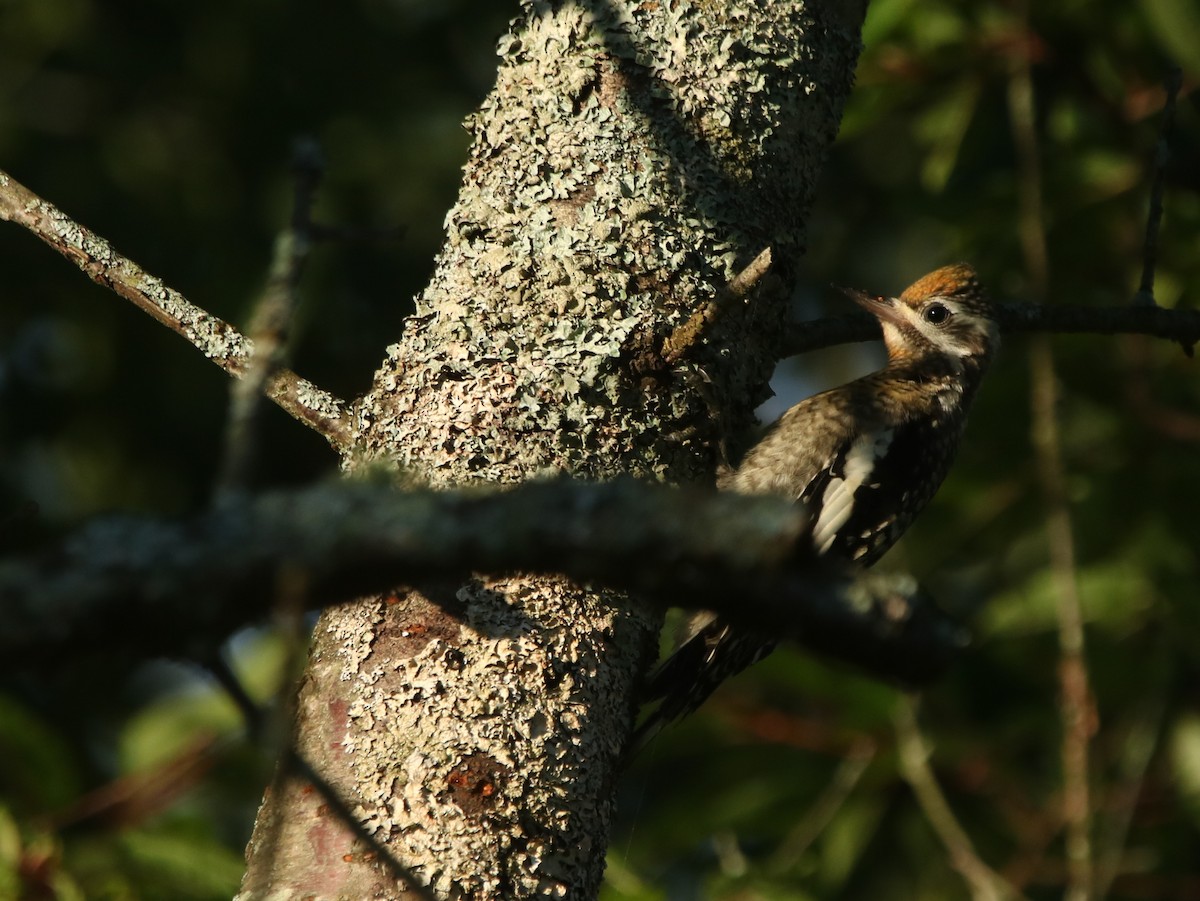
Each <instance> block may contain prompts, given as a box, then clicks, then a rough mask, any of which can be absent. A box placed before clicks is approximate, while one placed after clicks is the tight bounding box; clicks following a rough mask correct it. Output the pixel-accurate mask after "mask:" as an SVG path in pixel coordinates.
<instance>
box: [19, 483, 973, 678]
mask: <svg viewBox="0 0 1200 901" xmlns="http://www.w3.org/2000/svg"><path fill="white" fill-rule="evenodd" d="M806 529H807V521H806V517H805V514H804V511H803V510H802V509H800V508H798V507H797V506H795V505H794V504H791V503H789V502H787V501H785V500H783V499H780V498H767V497H763V498H754V497H744V496H740V495H735V494H725V493H715V492H707V491H700V490H679V489H672V488H666V487H662V486H655V485H647V484H642V483H637V482H633V481H631V480H623V481H617V482H611V483H605V484H583V483H574V482H570V481H567V480H559V481H552V482H543V483H534V484H529V485H525V486H522V487H520V488H517V489H513V490H510V491H503V492H487V493H481V492H474V493H471V492H453V493H449V492H447V493H435V492H417V493H408V494H405V493H399V492H396V491H394V490H392V489H390V488H388V487H386V486H384V485H380V484H370V483H364V482H334V483H329V484H322V485H318V486H316V487H311V488H306V489H304V490H300V491H291V492H277V493H272V494H266V495H262V496H260V497H257V498H254V499H247V498H240V497H232V498H230V499H228V501H227V502H226V503H223V504H222V505H221V506H220V507H218V508H217V509H215V510H214V511H213V512H211V513H208V514H205V515H203V516H200V517H198V518H196V519H194V520H192V521H190V522H187V523H183V524H167V523H156V522H147V521H131V520H119V521H117V520H113V521H107V522H98V523H95V524H93V525H92V526H91V527H89V528H87V529H86V530H84V531H83V532H81V533H80V534H79V535H77V536H76V537H75V538H74V539H72V540H71V541H69V542H68V543H67V544H66V545H65V546H64V547H63V548H62V549H61V550H59V551H57V552H56V553H54V554H51V555H44V556H42V557H40V558H37V559H10V560H6V561H0V617H3V621H4V623H5V628H4V629H3V630H2V632H0V669H14V668H18V667H22V668H30V669H36V668H38V667H45V666H58V665H60V662H61V660H62V659H64V657H65V656H67V655H77V654H80V653H83V652H88V651H92V652H97V653H106V654H127V655H131V656H135V657H150V656H162V655H182V656H201V657H202V656H208V655H209V654H210V652H211V650H212V648H213V646H214V645H216V644H218V643H220V642H221V641H222V640H223V639H224V638H225V637H226V636H227V635H229V634H230V633H231V632H232V631H233V630H235V629H236V628H238V627H240V626H243V625H246V624H249V623H253V622H255V621H257V620H259V619H261V618H262V617H263V616H265V615H267V614H268V613H269V611H270V609H271V607H272V604H273V602H274V600H275V586H276V585H277V582H278V577H279V575H280V573H281V572H290V573H295V572H297V571H299V572H301V573H303V575H304V576H305V579H306V582H307V584H308V586H309V588H310V595H309V597H308V603H309V604H310V605H311V606H321V605H327V604H332V603H337V602H340V601H345V600H349V599H351V598H354V597H355V596H358V595H363V594H369V593H382V592H385V591H389V590H392V589H394V588H396V587H397V586H398V585H400V584H404V583H411V582H413V581H416V580H419V579H424V578H429V577H465V576H467V575H468V574H470V573H471V572H482V573H502V572H513V571H529V572H559V573H564V574H566V575H568V576H570V577H572V578H575V579H577V580H580V581H596V582H600V583H603V584H606V585H609V586H611V587H614V588H620V589H626V590H629V591H632V592H635V593H636V594H638V595H639V596H641V597H643V598H646V599H652V600H657V602H659V603H662V604H664V605H671V606H682V607H690V608H703V609H713V610H717V611H719V612H720V613H721V614H722V616H724V617H725V618H727V619H729V620H731V621H733V622H734V623H736V624H738V625H740V626H742V627H744V628H750V629H756V630H760V631H766V632H768V633H770V634H772V635H774V636H778V637H781V638H787V637H791V638H795V639H797V640H799V641H800V642H801V643H802V644H804V645H806V646H808V647H810V648H813V649H815V650H818V651H820V652H821V653H824V654H828V655H831V656H836V657H840V658H842V659H845V660H848V661H851V662H853V663H856V664H858V665H860V666H862V667H864V668H866V669H869V670H871V671H874V672H876V673H878V674H880V675H885V676H888V677H891V678H894V679H897V680H900V681H905V682H909V683H917V682H924V681H928V680H929V679H931V678H933V677H934V676H935V675H937V674H938V673H940V672H941V671H942V670H943V669H944V668H945V666H946V665H947V664H948V662H949V660H950V659H951V658H952V657H953V655H954V653H955V651H957V650H958V649H959V647H960V646H961V644H962V642H963V638H962V633H961V630H959V629H958V628H957V627H956V626H955V625H953V624H952V623H951V622H950V621H948V620H947V619H946V618H945V617H944V616H943V615H942V614H941V613H939V612H938V611H937V610H936V609H935V608H934V607H933V605H932V604H931V603H930V602H929V601H928V599H927V598H926V597H924V596H923V595H922V594H921V593H920V592H919V591H918V590H917V589H916V586H915V585H914V584H912V583H911V581H907V582H906V581H904V580H899V581H898V580H896V579H891V580H888V579H881V578H880V577H879V576H870V577H867V576H864V575H862V574H858V573H852V572H846V571H843V570H834V569H832V568H831V567H830V566H829V565H828V564H823V563H821V562H820V561H815V560H811V559H801V558H800V557H799V556H798V555H797V554H796V552H795V550H794V549H795V547H796V545H797V543H798V539H800V538H801V537H802V536H803V535H804V534H805V530H806Z"/></svg>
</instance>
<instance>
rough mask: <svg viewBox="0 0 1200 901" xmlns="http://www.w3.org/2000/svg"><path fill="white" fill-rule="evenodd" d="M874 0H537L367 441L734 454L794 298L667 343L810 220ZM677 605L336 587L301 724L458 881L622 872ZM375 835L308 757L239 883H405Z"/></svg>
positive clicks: (407, 455) (576, 883)
mask: <svg viewBox="0 0 1200 901" xmlns="http://www.w3.org/2000/svg"><path fill="white" fill-rule="evenodd" d="M863 13H864V7H863V6H862V5H859V4H857V3H844V2H839V0H823V2H814V3H799V2H775V3H768V2H758V3H747V4H744V5H741V6H739V5H738V4H735V3H731V4H698V5H695V6H693V5H691V4H689V3H687V2H683V0H680V2H667V0H661V2H643V0H628V2H622V0H607V2H605V0H594V2H579V3H566V4H549V3H540V2H539V3H532V4H526V5H525V7H524V12H523V15H522V17H521V18H520V19H518V20H517V21H515V22H514V23H513V26H512V30H511V32H510V33H509V34H508V35H507V36H505V37H504V38H503V39H502V40H501V42H500V54H501V58H502V62H501V65H500V69H499V73H498V77H497V82H496V87H495V89H494V90H493V91H492V92H491V94H490V95H489V96H488V97H487V99H486V100H485V101H484V103H483V105H482V107H481V109H480V110H479V112H478V113H477V114H475V115H474V116H473V117H472V119H471V122H470V125H471V127H472V129H473V132H474V136H475V140H474V144H473V147H472V150H471V154H470V159H469V161H468V163H467V166H466V168H465V173H464V179H463V187H462V191H461V194H460V196H459V200H458V202H457V203H456V205H455V206H454V208H453V209H452V210H451V211H450V213H449V215H448V216H447V220H446V223H447V236H446V242H445V245H444V247H443V249H442V251H441V254H440V255H439V258H438V262H437V269H436V272H435V273H434V275H433V279H432V281H431V283H430V285H429V287H428V289H427V290H426V291H425V292H424V294H423V295H422V296H421V297H420V298H419V300H418V304H417V311H416V315H415V316H413V317H412V318H411V319H410V320H409V321H408V323H407V325H406V328H405V332H404V335H403V337H402V338H401V339H400V341H399V342H398V343H396V344H394V345H393V346H391V347H390V348H388V354H387V359H386V360H385V362H384V363H383V365H382V366H381V368H380V369H379V372H378V373H377V375H376V378H375V384H374V387H373V389H372V391H371V392H370V394H368V395H367V396H366V397H365V398H363V400H362V401H361V402H360V403H359V405H358V407H357V430H358V433H357V434H358V447H359V451H360V454H359V456H358V457H356V459H354V460H349V461H347V463H348V466H349V467H350V468H353V467H356V466H358V465H360V464H361V462H362V461H364V460H381V459H382V460H387V461H391V462H394V464H395V465H396V466H398V467H400V468H401V470H402V471H403V472H404V473H405V477H407V478H410V479H413V480H419V481H424V482H427V483H430V484H432V485H435V486H452V485H464V484H469V483H474V482H487V483H513V482H518V481H521V480H524V479H529V478H534V477H537V476H538V475H541V474H545V473H552V472H561V471H567V472H570V473H573V474H577V475H579V476H581V477H586V478H596V479H603V478H608V477H611V476H614V475H616V474H618V473H632V474H634V475H636V476H640V477H643V478H647V479H655V480H666V481H674V482H690V481H707V480H708V479H710V478H711V472H712V469H713V466H714V462H715V460H716V453H715V451H714V448H715V447H716V445H717V439H718V437H719V429H718V426H717V423H716V421H715V417H714V416H713V413H712V410H713V409H719V410H722V411H728V412H726V413H724V414H723V420H724V422H725V425H724V426H723V427H724V428H737V427H738V426H744V425H746V424H747V421H748V418H749V416H750V411H751V410H752V409H753V406H754V403H755V401H757V400H758V399H759V398H761V396H762V395H763V393H764V390H765V385H766V380H767V378H768V377H769V375H770V372H771V368H772V366H773V363H774V361H773V359H771V354H770V353H769V352H763V351H762V350H757V349H758V348H762V347H764V346H766V340H765V339H766V338H767V337H769V336H771V335H773V334H777V333H778V329H779V326H780V324H781V321H782V316H783V313H784V309H783V306H784V305H783V304H782V303H781V302H780V301H779V299H778V298H775V299H773V300H770V301H768V300H763V299H760V301H759V302H754V301H751V303H749V304H747V305H746V306H744V307H740V308H738V309H736V310H734V311H733V312H732V313H730V314H729V315H726V316H725V317H724V318H723V319H722V320H721V321H720V323H719V324H718V326H717V327H716V329H714V330H713V332H712V333H711V334H710V335H709V336H708V343H707V345H706V346H704V347H702V348H701V349H700V351H699V352H698V353H697V354H695V355H693V357H692V358H691V359H689V360H688V361H687V362H685V363H684V364H681V365H680V366H677V367H676V368H675V369H674V370H673V371H667V370H664V369H663V368H662V367H661V365H659V366H657V367H656V360H657V359H658V358H657V356H656V354H657V349H658V347H659V346H660V344H661V341H662V339H663V338H664V337H665V336H666V335H667V334H668V333H669V332H670V329H671V327H672V325H675V324H678V323H679V322H680V321H681V320H683V319H685V318H686V317H687V316H688V315H689V314H690V313H691V312H692V311H693V310H695V309H696V308H698V307H699V306H700V305H702V304H703V303H705V302H707V301H708V300H710V299H711V298H712V297H713V296H714V294H715V292H716V291H717V290H718V289H719V288H720V287H721V286H722V285H723V284H724V283H725V282H726V281H727V280H728V279H729V278H730V277H731V275H732V274H733V273H734V272H736V271H737V269H738V268H739V267H741V266H742V265H745V264H746V263H747V262H749V260H750V259H751V258H752V257H753V256H754V255H755V254H756V253H757V252H758V251H759V250H761V249H762V248H763V247H765V246H767V245H770V246H772V247H773V248H774V250H775V254H776V257H775V258H776V259H777V260H780V259H788V258H793V257H795V256H796V255H797V254H798V253H799V252H800V250H801V249H802V234H803V221H804V217H805V215H806V213H807V208H808V204H809V199H810V195H811V192H812V187H813V185H814V183H815V181H816V178H817V175H818V171H819V167H820V164H821V162H822V159H823V157H824V155H825V153H826V150H827V148H828V145H829V144H830V142H831V140H832V138H833V136H834V134H835V132H836V129H837V124H838V120H839V117H840V114H841V109H842V104H843V101H844V99H845V96H846V94H847V92H848V90H849V86H850V83H851V77H852V72H853V67H854V63H855V60H856V58H857V54H858V49H859V29H860V25H861V21H862V16H863ZM699 369H702V370H703V373H700V372H699V371H698V370H699ZM701 386H704V387H705V391H704V396H703V397H702V395H701V392H700V391H699V390H698V389H699V388H700V387H701ZM647 552H648V553H652V551H651V550H648V551H647ZM657 627H658V622H657V619H656V617H655V616H653V615H652V614H650V613H649V612H648V611H647V610H645V609H643V608H642V607H641V606H639V605H638V604H637V603H635V602H632V601H631V600H630V599H628V598H621V597H616V596H614V595H611V594H605V593H603V592H597V591H594V590H589V589H588V588H587V586H579V585H573V584H571V583H568V582H566V581H565V580H562V579H558V578H533V577H526V576H522V575H520V574H516V575H511V576H509V577H506V578H476V579H470V580H468V581H466V582H464V583H463V584H461V585H422V586H412V587H409V588H404V589H400V590H397V591H396V592H395V593H394V594H392V595H389V596H387V597H377V598H369V599H365V600H363V601H361V602H358V603H355V604H350V605H346V606H344V607H340V608H337V609H334V610H331V611H329V612H327V613H326V614H325V615H324V616H323V617H322V618H321V620H320V622H319V623H318V625H317V628H316V635H315V639H314V647H313V651H312V659H311V661H310V664H309V668H308V671H307V673H306V676H305V679H304V683H303V686H302V688H301V691H300V702H299V708H298V717H297V726H296V728H297V739H296V742H297V748H298V749H299V751H300V752H301V754H302V755H303V756H304V757H305V758H306V759H307V760H308V761H309V762H310V763H311V764H312V765H313V766H314V768H315V769H316V770H317V771H318V772H320V773H321V774H322V775H323V776H324V777H325V778H326V779H327V780H328V781H329V782H330V783H332V784H333V786H335V787H336V789H337V790H338V792H339V793H340V794H341V795H342V797H344V798H345V799H346V800H347V802H348V803H349V805H350V806H351V807H352V808H353V810H354V811H355V813H356V814H357V815H358V816H359V817H360V819H361V821H362V822H363V823H364V824H365V825H366V827H367V828H368V830H369V831H370V832H371V833H372V834H374V835H375V836H376V837H378V838H379V839H380V840H381V841H382V842H383V843H385V844H386V845H387V847H388V848H389V849H390V850H391V852H392V853H393V855H394V856H395V857H396V858H397V859H398V860H399V861H401V862H402V863H403V864H404V865H405V866H407V867H408V868H410V869H411V870H412V871H413V872H414V873H415V874H416V875H417V877H418V879H419V880H421V881H422V882H423V883H425V884H427V885H429V886H430V887H431V889H432V890H433V892H434V893H435V894H436V895H437V896H438V897H446V898H530V897H535V896H538V897H541V896H549V897H570V898H581V899H582V898H594V897H595V896H596V894H597V892H598V890H599V885H600V881H601V877H602V873H603V866H604V855H605V850H606V846H607V842H608V830H609V820H610V815H611V810H612V804H613V794H614V784H615V782H616V779H617V778H618V775H619V772H618V761H619V755H620V752H621V749H622V744H623V742H624V741H625V739H626V737H627V735H628V733H629V729H630V726H631V721H632V717H633V713H634V709H635V699H636V688H637V684H638V680H639V677H640V675H641V671H642V669H643V668H644V666H645V664H646V662H647V660H648V658H649V657H650V656H651V654H652V651H653V649H654V648H655V646H656V641H655V638H656V632H657ZM364 851H365V849H364V848H363V847H362V846H361V845H359V844H357V843H356V842H355V840H354V838H353V837H352V835H351V834H350V832H349V831H348V830H347V829H346V827H345V826H344V825H343V824H342V823H341V822H340V821H339V820H338V818H337V817H336V816H335V815H334V814H333V813H331V812H330V811H328V810H327V809H326V808H325V807H324V805H323V803H322V801H321V798H320V797H319V795H317V794H316V793H314V792H312V791H311V790H310V787H309V786H307V785H305V784H304V783H303V782H302V781H299V780H297V779H294V778H285V779H281V780H279V782H278V783H277V784H276V785H275V786H273V788H272V790H271V791H270V792H269V793H268V795H267V797H266V799H265V800H264V803H263V806H262V809H261V810H260V813H259V818H258V822H257V823H256V827H255V832H254V836H253V838H252V840H251V843H250V845H249V848H248V849H247V856H248V861H249V870H248V872H247V875H246V879H245V882H244V884H243V891H242V894H241V896H240V897H241V898H246V899H249V898H267V897H270V898H273V899H276V898H277V899H287V898H301V897H303V898H333V897H347V898H388V897H390V898H398V897H405V896H406V890H405V888H404V886H403V885H398V884H397V883H396V882H395V881H394V880H393V879H392V877H390V876H389V875H388V872H387V871H386V870H385V869H384V868H383V867H382V866H381V865H380V863H379V861H378V860H374V859H372V858H373V855H371V854H369V853H364Z"/></svg>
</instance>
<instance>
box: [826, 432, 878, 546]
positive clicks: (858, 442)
mask: <svg viewBox="0 0 1200 901" xmlns="http://www.w3.org/2000/svg"><path fill="white" fill-rule="evenodd" d="M894 436H895V430H894V429H880V430H879V431H874V432H866V433H864V434H862V435H860V436H859V437H858V438H857V439H855V441H854V442H853V443H852V444H851V445H850V446H849V447H848V448H847V449H846V453H845V455H844V456H843V458H842V460H841V464H842V466H841V470H842V471H841V473H840V474H836V473H835V474H834V475H833V476H832V478H830V480H829V484H828V485H826V486H825V492H824V494H823V495H822V496H821V497H820V498H813V505H814V507H815V508H816V509H817V510H820V511H821V512H820V514H819V515H818V516H817V521H816V523H815V524H814V525H813V531H812V540H813V546H814V547H815V548H816V549H817V553H818V554H824V553H825V552H826V551H828V550H829V548H830V547H831V546H832V545H833V542H834V539H835V538H837V536H838V533H839V532H840V531H841V530H842V526H844V525H845V524H846V523H847V521H848V520H849V519H850V516H851V514H853V513H854V495H855V494H856V493H857V492H858V489H859V488H861V487H862V486H863V485H866V484H870V481H871V474H872V473H873V472H875V467H876V464H877V463H878V462H879V461H880V460H882V459H883V458H884V456H885V455H886V454H887V452H888V448H889V447H891V445H892V438H893V437H894ZM833 466H834V467H835V468H836V467H837V461H836V460H835V461H834V463H833Z"/></svg>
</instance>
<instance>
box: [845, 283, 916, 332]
mask: <svg viewBox="0 0 1200 901" xmlns="http://www.w3.org/2000/svg"><path fill="white" fill-rule="evenodd" d="M838 290H839V291H841V292H842V293H843V294H845V295H846V296H847V297H849V298H850V299H851V300H852V301H854V302H855V303H856V304H858V305H859V306H860V307H862V308H863V309H864V310H866V311H867V312H868V313H870V314H871V315H873V316H875V318H877V319H879V320H880V321H881V322H884V321H886V322H894V323H895V324H896V325H902V324H903V322H904V320H903V317H902V316H901V315H900V313H899V311H898V310H897V309H896V303H897V301H896V298H894V297H882V296H880V295H878V294H867V293H866V292H865V291H859V290H857V289H856V288H838Z"/></svg>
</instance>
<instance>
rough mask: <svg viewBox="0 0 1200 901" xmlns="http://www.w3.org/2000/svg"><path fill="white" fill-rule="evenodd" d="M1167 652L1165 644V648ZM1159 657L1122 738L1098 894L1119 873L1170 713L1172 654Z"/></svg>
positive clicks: (1100, 846) (1102, 836) (1103, 835)
mask: <svg viewBox="0 0 1200 901" xmlns="http://www.w3.org/2000/svg"><path fill="white" fill-rule="evenodd" d="M1162 650H1163V651H1164V652H1165V650H1166V649H1165V648H1163V649H1162ZM1152 656H1153V659H1154V660H1155V661H1157V664H1156V665H1154V669H1155V670H1157V673H1156V675H1157V676H1158V678H1157V679H1155V680H1153V681H1154V682H1155V683H1156V684H1155V685H1154V687H1153V688H1152V689H1147V690H1146V692H1144V694H1143V698H1146V700H1145V701H1144V702H1143V703H1142V704H1140V705H1139V706H1138V708H1137V710H1136V712H1135V715H1134V721H1133V723H1132V725H1131V726H1130V729H1129V733H1128V734H1127V735H1126V736H1125V738H1124V740H1123V741H1122V742H1121V744H1120V747H1121V751H1122V754H1121V759H1120V775H1121V782H1120V784H1119V785H1118V786H1117V788H1116V789H1115V790H1114V791H1113V792H1112V795H1111V798H1110V800H1109V804H1108V807H1109V808H1110V809H1111V810H1112V811H1113V812H1112V813H1111V815H1110V816H1109V817H1108V819H1107V822H1106V823H1104V828H1103V829H1101V830H1099V835H1098V836H1097V841H1096V845H1097V854H1096V860H1097V861H1098V864H1097V866H1096V897H1097V898H1103V897H1105V896H1107V894H1108V891H1109V889H1110V888H1112V884H1113V882H1114V881H1115V880H1116V878H1117V876H1118V875H1119V874H1120V865H1121V859H1122V851H1123V850H1124V848H1125V842H1126V840H1127V839H1128V836H1129V826H1130V823H1131V822H1132V821H1133V814H1134V810H1135V809H1136V808H1137V801H1138V796H1139V795H1140V794H1141V792H1142V786H1143V784H1144V783H1145V780H1146V772H1147V770H1149V768H1150V762H1151V760H1153V759H1154V752H1155V750H1156V749H1157V748H1158V743H1159V737H1160V736H1161V734H1162V727H1163V721H1164V719H1165V718H1166V714H1167V709H1168V705H1167V695H1168V691H1167V686H1168V685H1169V684H1170V682H1171V673H1170V669H1171V663H1170V660H1171V657H1170V655H1169V654H1167V653H1160V654H1154V655H1152Z"/></svg>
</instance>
